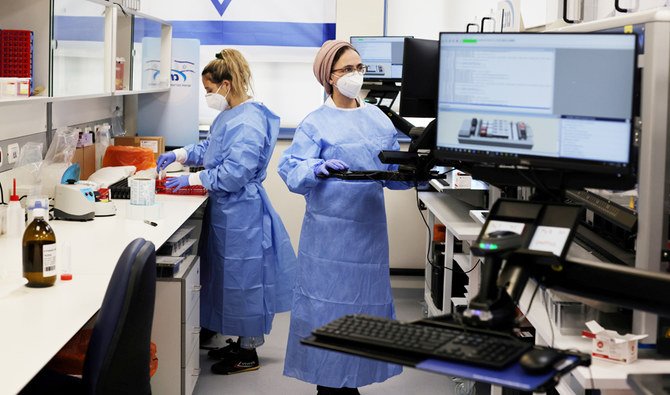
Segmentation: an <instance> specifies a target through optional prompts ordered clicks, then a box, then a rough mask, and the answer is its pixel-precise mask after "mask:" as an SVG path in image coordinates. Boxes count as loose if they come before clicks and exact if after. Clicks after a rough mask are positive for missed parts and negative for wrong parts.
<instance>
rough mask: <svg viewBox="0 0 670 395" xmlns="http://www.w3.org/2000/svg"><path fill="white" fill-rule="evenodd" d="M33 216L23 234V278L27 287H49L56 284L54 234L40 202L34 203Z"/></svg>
mask: <svg viewBox="0 0 670 395" xmlns="http://www.w3.org/2000/svg"><path fill="white" fill-rule="evenodd" d="M33 215H34V216H35V219H34V220H33V222H31V223H30V225H28V226H27V227H26V230H25V232H24V233H23V277H25V278H26V279H27V280H28V284H26V286H28V287H33V288H43V287H50V286H52V285H54V283H55V282H56V234H55V233H54V231H53V229H51V226H49V224H48V223H47V222H46V221H45V220H44V215H45V209H44V208H43V207H42V204H41V202H39V201H38V202H36V203H35V208H34V209H33Z"/></svg>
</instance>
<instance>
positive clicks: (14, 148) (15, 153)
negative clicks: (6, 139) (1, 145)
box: [7, 143, 19, 164]
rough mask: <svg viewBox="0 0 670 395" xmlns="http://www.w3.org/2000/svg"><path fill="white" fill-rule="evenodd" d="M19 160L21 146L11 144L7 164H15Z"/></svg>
mask: <svg viewBox="0 0 670 395" xmlns="http://www.w3.org/2000/svg"><path fill="white" fill-rule="evenodd" d="M17 160H19V145H18V144H16V143H14V144H9V145H8V146H7V163H10V164H11V163H14V162H16V161H17Z"/></svg>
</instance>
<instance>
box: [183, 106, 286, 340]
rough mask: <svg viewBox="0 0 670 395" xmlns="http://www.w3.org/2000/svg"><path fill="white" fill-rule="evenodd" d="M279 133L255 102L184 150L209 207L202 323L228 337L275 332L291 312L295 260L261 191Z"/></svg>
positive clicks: (225, 116)
mask: <svg viewBox="0 0 670 395" xmlns="http://www.w3.org/2000/svg"><path fill="white" fill-rule="evenodd" d="M278 133H279V117H277V116H276V115H275V114H274V113H272V112H271V111H270V110H268V109H267V108H266V107H265V106H263V105H262V104H260V103H257V102H251V101H248V102H245V103H243V104H240V105H238V106H236V107H234V108H232V109H230V110H227V111H223V112H221V113H220V114H219V115H218V116H217V117H216V119H215V120H214V122H213V123H212V126H211V128H210V135H209V137H208V138H207V139H206V140H204V141H202V142H200V143H199V144H195V145H190V146H187V147H184V149H186V151H187V152H188V159H187V160H186V162H185V164H187V165H201V166H204V167H205V170H203V171H201V172H200V180H201V181H202V184H203V186H204V187H205V188H207V191H208V192H209V201H208V204H207V211H206V214H205V220H204V223H203V234H202V235H201V238H200V248H199V249H200V256H201V263H202V264H201V267H202V269H201V270H202V271H201V283H202V293H201V299H200V322H201V325H202V326H203V327H205V328H208V329H211V330H213V331H216V332H219V333H224V334H226V335H231V336H260V335H263V334H268V333H270V329H271V328H272V319H273V318H274V314H275V313H277V312H282V311H287V310H289V309H290V303H291V290H292V288H293V284H294V280H295V267H296V257H295V253H294V251H293V248H292V246H291V243H290V240H289V236H288V233H287V232H286V229H285V228H284V225H283V223H282V221H281V219H280V218H279V216H278V215H277V213H276V212H275V211H274V209H273V208H272V205H271V204H270V200H269V199H268V196H267V194H266V192H265V189H264V188H263V185H262V184H261V183H262V182H263V180H264V179H265V176H266V168H267V165H268V161H269V160H270V156H271V155H272V151H273V149H274V146H275V143H276V141H277V134H278Z"/></svg>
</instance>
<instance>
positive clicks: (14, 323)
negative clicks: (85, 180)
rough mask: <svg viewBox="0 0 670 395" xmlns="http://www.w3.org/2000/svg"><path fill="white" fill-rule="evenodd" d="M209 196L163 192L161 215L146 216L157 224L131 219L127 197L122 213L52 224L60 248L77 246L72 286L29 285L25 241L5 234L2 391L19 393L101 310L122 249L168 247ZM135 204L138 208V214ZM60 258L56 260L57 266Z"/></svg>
mask: <svg viewBox="0 0 670 395" xmlns="http://www.w3.org/2000/svg"><path fill="white" fill-rule="evenodd" d="M206 199H207V198H206V197H205V196H168V195H157V196H156V201H157V204H158V205H159V206H160V212H157V211H156V210H152V211H151V212H150V211H147V215H148V217H147V219H150V220H152V221H154V222H156V223H157V224H158V226H155V227H154V226H151V225H148V224H146V223H144V222H143V221H142V219H141V218H140V219H128V218H127V212H128V211H129V201H128V200H115V201H114V202H115V204H116V207H117V214H116V215H115V216H113V217H105V218H96V219H95V220H93V221H89V222H68V221H51V222H50V224H51V225H52V227H53V229H54V232H55V233H56V241H57V243H58V244H59V245H60V246H61V247H60V248H59V253H58V259H59V260H60V259H61V254H62V251H63V250H64V248H62V247H63V246H64V245H65V244H69V245H70V247H71V252H70V257H71V272H72V274H73V279H72V280H71V281H60V280H57V281H56V284H55V285H54V286H53V287H48V288H28V287H25V286H24V285H23V284H24V282H25V281H24V280H23V279H22V278H20V276H21V271H22V263H21V262H22V261H21V241H20V238H9V237H6V236H0V264H2V265H8V266H9V270H8V274H9V277H10V278H9V279H3V280H0V317H2V320H1V321H0V322H1V324H0V350H2V351H1V352H0V372H3V374H2V380H0V393H3V394H9V393H17V392H18V391H20V390H21V388H23V386H24V385H25V384H27V383H28V382H29V381H30V379H31V378H32V377H33V376H35V374H37V372H39V370H40V369H41V368H42V367H43V366H44V365H45V364H46V363H47V362H48V361H49V360H50V359H51V358H52V357H53V356H54V355H55V354H56V353H57V352H58V350H60V348H61V347H62V346H63V345H65V343H66V342H67V341H68V340H70V338H71V337H72V336H73V335H74V334H75V333H76V332H77V331H78V330H79V329H80V328H81V327H82V326H83V325H84V324H85V323H86V322H87V321H88V320H89V319H90V318H91V317H92V316H93V315H94V314H95V313H96V312H97V311H98V310H99V308H100V305H101V304H102V299H103V297H104V294H105V291H106V290H107V284H108V282H109V279H110V278H111V275H112V272H113V270H114V267H115V265H116V262H117V260H118V259H119V256H120V255H121V252H122V251H123V249H124V248H125V247H126V246H127V245H128V244H129V243H130V242H131V241H132V240H134V239H136V238H138V237H142V238H145V239H147V240H149V241H151V242H153V243H154V244H155V245H156V248H158V247H159V246H161V245H162V244H163V243H164V242H165V241H166V240H167V239H168V238H169V237H170V236H171V235H172V233H174V232H175V231H176V230H177V229H178V228H179V227H180V226H181V225H182V224H183V223H184V221H186V220H187V219H188V218H189V217H190V216H191V215H192V214H193V213H194V212H195V211H196V210H197V209H198V207H200V206H201V205H202V204H203V203H204V202H205V201H206ZM135 209H136V207H133V211H135ZM58 262H59V261H57V264H58Z"/></svg>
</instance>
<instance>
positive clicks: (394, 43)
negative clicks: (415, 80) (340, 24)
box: [351, 36, 405, 81]
mask: <svg viewBox="0 0 670 395" xmlns="http://www.w3.org/2000/svg"><path fill="white" fill-rule="evenodd" d="M404 42H405V37H372V36H358V37H356V36H354V37H351V44H352V45H353V46H354V48H356V50H357V51H358V53H359V54H360V55H361V61H362V62H363V64H364V65H366V66H367V70H366V72H365V76H364V78H365V80H366V81H400V80H401V79H402V56H403V44H404Z"/></svg>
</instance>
